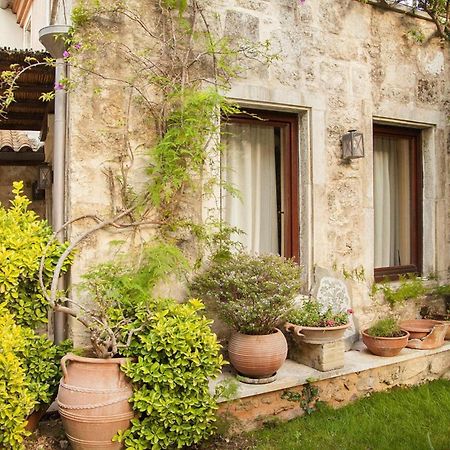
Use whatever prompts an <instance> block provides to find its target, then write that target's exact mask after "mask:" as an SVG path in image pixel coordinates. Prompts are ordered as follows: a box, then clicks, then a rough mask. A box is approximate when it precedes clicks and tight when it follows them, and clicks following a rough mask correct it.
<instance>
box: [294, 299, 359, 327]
mask: <svg viewBox="0 0 450 450" xmlns="http://www.w3.org/2000/svg"><path fill="white" fill-rule="evenodd" d="M351 313H352V310H351V309H348V310H346V311H337V312H335V311H333V310H332V309H331V307H328V308H327V309H326V310H325V311H323V310H322V305H321V304H320V303H319V302H318V301H317V300H316V299H313V298H310V299H308V300H307V301H305V302H304V303H303V304H302V305H301V307H299V308H296V309H294V310H293V311H292V312H290V313H289V315H288V318H287V320H288V321H289V322H291V323H293V324H295V325H302V326H304V327H336V326H339V325H345V324H347V323H348V321H349V315H350V314H351Z"/></svg>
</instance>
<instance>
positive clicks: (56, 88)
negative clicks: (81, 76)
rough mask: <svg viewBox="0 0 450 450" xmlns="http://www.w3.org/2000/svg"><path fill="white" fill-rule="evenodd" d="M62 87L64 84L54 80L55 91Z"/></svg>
mask: <svg viewBox="0 0 450 450" xmlns="http://www.w3.org/2000/svg"><path fill="white" fill-rule="evenodd" d="M63 89H64V85H63V84H62V83H60V82H59V81H55V91H61V90H63Z"/></svg>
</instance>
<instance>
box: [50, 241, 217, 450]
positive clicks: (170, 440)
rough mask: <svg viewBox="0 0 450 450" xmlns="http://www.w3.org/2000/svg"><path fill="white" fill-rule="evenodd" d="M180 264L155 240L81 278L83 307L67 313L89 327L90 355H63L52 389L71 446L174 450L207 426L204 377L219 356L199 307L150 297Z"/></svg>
mask: <svg viewBox="0 0 450 450" xmlns="http://www.w3.org/2000/svg"><path fill="white" fill-rule="evenodd" d="M62 257H64V256H63V255H62ZM185 264H186V262H185V260H184V259H183V257H182V254H181V252H180V250H179V249H177V248H176V247H172V246H170V245H164V244H157V245H153V246H151V247H146V248H145V250H144V252H143V254H139V255H133V254H131V255H129V256H128V257H124V258H123V259H116V260H115V261H114V263H106V264H102V265H98V266H95V267H93V268H92V269H91V270H90V271H89V272H88V273H87V274H86V275H85V276H84V282H83V283H82V285H81V286H80V287H81V289H82V290H83V291H85V293H86V294H87V295H88V296H89V299H90V305H91V306H90V309H89V310H87V309H84V308H81V309H79V310H78V311H77V310H76V309H75V308H74V307H72V306H71V307H70V308H67V309H66V312H68V313H69V314H71V315H73V316H75V317H76V318H77V319H78V320H80V321H81V322H82V323H83V324H84V325H85V326H86V327H87V329H88V330H89V332H90V337H91V343H92V348H91V349H90V352H91V353H92V355H91V356H95V357H87V356H86V357H85V356H75V355H72V354H69V355H66V356H65V357H64V358H63V359H62V365H63V371H64V377H63V379H62V380H61V385H60V389H59V393H58V406H59V411H60V414H61V416H62V419H63V425H64V428H65V431H66V433H67V435H68V438H69V440H70V442H71V445H72V447H73V448H74V449H77V450H83V449H90V448H93V447H95V448H102V449H108V448H109V449H120V448H122V447H123V446H125V447H126V448H156V446H158V448H169V447H170V448H172V447H177V448H181V447H184V446H190V445H194V444H196V443H198V442H199V441H201V440H203V439H205V438H207V437H209V435H210V434H211V433H212V432H213V429H214V427H213V425H214V422H215V414H214V413H215V410H216V408H217V405H216V402H215V399H214V397H213V396H212V395H211V393H210V392H209V380H210V378H212V377H214V376H216V375H218V374H219V373H220V371H221V367H222V365H223V359H222V356H221V355H220V345H219V344H218V342H217V340H216V336H215V335H214V333H212V331H211V329H210V327H209V325H210V321H209V320H208V319H206V318H205V317H204V316H203V315H202V314H201V310H202V308H203V305H202V303H201V302H200V301H199V300H195V299H190V300H189V301H188V302H186V303H183V304H179V303H177V302H176V301H174V300H172V299H160V298H156V297H155V296H154V295H153V290H154V288H155V286H156V285H157V284H158V282H159V281H161V280H162V279H163V278H164V277H165V276H166V275H169V274H173V273H176V272H177V271H179V268H180V267H185ZM57 276H58V274H57V272H56V273H55V277H57ZM52 301H53V300H52V299H51V302H52ZM57 305H58V303H57Z"/></svg>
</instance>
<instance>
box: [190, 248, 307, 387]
mask: <svg viewBox="0 0 450 450" xmlns="http://www.w3.org/2000/svg"><path fill="white" fill-rule="evenodd" d="M300 272H301V271H300V267H299V266H298V265H297V264H296V263H295V262H293V261H292V260H289V259H285V258H283V257H281V256H278V255H261V256H251V255H248V254H245V253H238V254H233V255H231V256H229V257H228V258H225V259H220V260H216V261H212V262H211V264H210V266H209V267H208V268H207V269H206V270H205V271H204V272H203V273H201V274H200V275H198V276H197V277H196V278H195V279H194V280H193V282H192V284H191V287H190V289H191V293H192V294H193V295H195V296H198V297H200V298H204V299H205V300H206V301H207V302H213V304H214V307H215V309H216V310H217V312H218V314H219V316H220V318H221V319H222V320H223V321H224V322H225V323H226V324H228V325H229V326H230V327H231V328H232V329H233V331H234V333H233V334H232V336H231V338H230V340H229V343H228V355H229V359H230V362H231V364H232V365H233V367H234V368H235V369H236V371H237V372H238V374H240V375H243V376H244V377H248V378H251V379H270V377H272V376H273V375H274V374H275V373H276V372H277V370H278V369H279V368H280V367H281V366H282V364H283V363H284V361H285V359H286V356H287V342H286V338H285V337H284V335H283V333H282V332H281V331H280V330H279V329H278V328H277V327H279V326H280V325H282V324H283V323H284V322H285V320H286V316H287V314H288V313H289V311H290V310H291V309H292V307H293V304H294V298H295V297H296V296H297V295H298V294H299V291H300V288H301V286H302V283H301V281H300Z"/></svg>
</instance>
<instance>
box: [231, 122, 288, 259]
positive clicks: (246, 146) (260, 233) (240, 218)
mask: <svg viewBox="0 0 450 450" xmlns="http://www.w3.org/2000/svg"><path fill="white" fill-rule="evenodd" d="M277 135H278V136H277ZM276 141H278V142H279V132H276V128H274V127H271V126H266V125H253V124H233V123H231V124H227V125H226V127H225V150H224V153H223V155H222V177H223V179H224V180H225V181H226V182H227V183H229V184H230V185H231V186H232V187H233V188H234V189H236V190H237V191H238V197H236V196H232V195H231V194H229V193H225V194H224V199H223V200H224V201H223V208H222V217H223V219H224V220H225V221H226V222H227V223H228V224H230V225H231V226H234V227H237V228H239V229H240V230H242V231H243V232H244V234H241V235H239V236H237V238H236V239H237V240H238V241H240V242H241V243H242V244H243V245H244V247H245V248H246V249H247V250H248V251H250V252H253V253H280V247H281V242H280V241H281V229H280V227H281V226H280V221H279V214H278V210H279V209H278V208H279V205H280V201H281V197H280V196H281V191H282V189H281V181H280V179H281V177H282V173H281V164H280V153H281V152H280V149H279V145H278V146H277V145H276ZM277 147H278V149H277Z"/></svg>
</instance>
